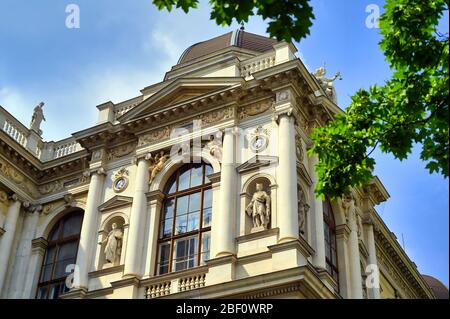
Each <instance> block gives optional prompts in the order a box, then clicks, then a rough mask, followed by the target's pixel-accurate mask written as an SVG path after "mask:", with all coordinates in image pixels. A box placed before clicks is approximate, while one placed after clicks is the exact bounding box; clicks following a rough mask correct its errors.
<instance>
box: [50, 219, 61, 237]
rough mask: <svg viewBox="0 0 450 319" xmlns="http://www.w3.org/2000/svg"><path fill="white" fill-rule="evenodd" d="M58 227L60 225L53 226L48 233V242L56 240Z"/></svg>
mask: <svg viewBox="0 0 450 319" xmlns="http://www.w3.org/2000/svg"><path fill="white" fill-rule="evenodd" d="M59 226H60V223H57V224H56V225H55V226H53V228H52V230H51V231H50V234H49V235H48V240H49V241H53V240H56V239H58V233H59Z"/></svg>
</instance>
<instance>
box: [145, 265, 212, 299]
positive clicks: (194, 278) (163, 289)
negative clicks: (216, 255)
mask: <svg viewBox="0 0 450 319" xmlns="http://www.w3.org/2000/svg"><path fill="white" fill-rule="evenodd" d="M195 270H196V269H192V271H188V272H190V273H191V274H186V275H184V276H183V275H182V274H177V273H171V274H167V275H163V276H162V278H160V280H158V277H154V278H151V279H150V281H149V282H148V283H145V284H143V286H144V287H145V293H144V294H145V298H146V299H152V298H158V297H164V296H168V295H171V294H175V293H178V292H183V291H189V290H194V289H199V288H202V287H205V282H206V272H204V271H203V270H202V271H201V272H198V273H195ZM183 272H184V271H183ZM177 275H178V276H177Z"/></svg>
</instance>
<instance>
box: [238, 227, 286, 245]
mask: <svg viewBox="0 0 450 319" xmlns="http://www.w3.org/2000/svg"><path fill="white" fill-rule="evenodd" d="M279 232H280V229H279V228H271V229H266V230H263V231H260V232H256V233H251V234H247V235H243V236H239V237H237V238H236V241H237V242H238V243H239V244H241V243H245V242H248V241H252V240H255V239H260V238H263V237H269V236H273V235H278V233H279Z"/></svg>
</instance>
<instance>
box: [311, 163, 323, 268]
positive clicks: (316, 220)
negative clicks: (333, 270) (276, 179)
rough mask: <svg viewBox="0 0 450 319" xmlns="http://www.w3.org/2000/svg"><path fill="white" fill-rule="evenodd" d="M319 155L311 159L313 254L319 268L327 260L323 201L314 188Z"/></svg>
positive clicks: (314, 262)
mask: <svg viewBox="0 0 450 319" xmlns="http://www.w3.org/2000/svg"><path fill="white" fill-rule="evenodd" d="M317 162H318V159H317V156H312V157H311V158H310V161H309V171H310V172H311V177H312V180H313V185H312V187H311V198H313V199H314V200H313V209H312V210H311V228H312V236H311V238H312V241H313V246H314V250H315V252H316V253H315V255H314V256H313V264H314V266H316V267H319V268H323V269H325V268H326V262H325V235H324V225H323V203H322V200H321V199H320V198H317V196H316V194H315V193H314V190H315V188H316V185H317V174H316V171H315V167H316V165H317Z"/></svg>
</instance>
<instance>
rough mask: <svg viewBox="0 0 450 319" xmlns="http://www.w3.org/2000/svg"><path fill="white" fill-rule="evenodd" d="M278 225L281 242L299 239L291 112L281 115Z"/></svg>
mask: <svg viewBox="0 0 450 319" xmlns="http://www.w3.org/2000/svg"><path fill="white" fill-rule="evenodd" d="M278 159H279V165H278V168H277V177H278V192H277V194H278V199H277V203H278V209H277V211H278V221H277V222H278V227H279V228H280V237H279V242H280V243H282V242H286V241H290V240H295V239H298V236H299V233H298V214H297V165H296V158H295V126H294V118H293V117H292V116H291V115H290V113H283V114H281V115H279V126H278Z"/></svg>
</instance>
